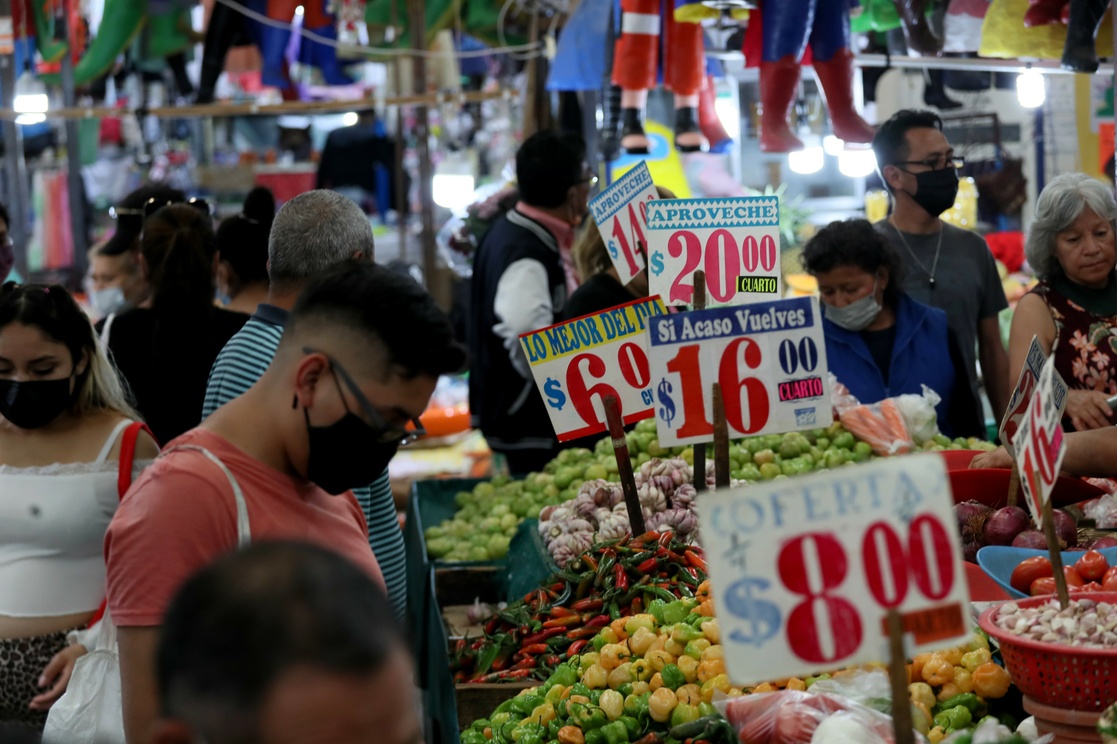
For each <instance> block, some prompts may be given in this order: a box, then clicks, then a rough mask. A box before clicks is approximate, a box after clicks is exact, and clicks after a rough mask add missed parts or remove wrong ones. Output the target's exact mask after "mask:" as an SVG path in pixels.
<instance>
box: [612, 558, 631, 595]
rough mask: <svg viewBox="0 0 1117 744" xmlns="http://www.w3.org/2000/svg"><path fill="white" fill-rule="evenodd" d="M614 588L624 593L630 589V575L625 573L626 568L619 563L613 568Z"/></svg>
mask: <svg viewBox="0 0 1117 744" xmlns="http://www.w3.org/2000/svg"><path fill="white" fill-rule="evenodd" d="M613 586H615V587H616V588H617V589H620V590H621V591H622V592H623V591H625V590H626V589H628V574H627V573H625V571H624V566H622V565H621V564H619V563H618V564H617V565H615V566H613Z"/></svg>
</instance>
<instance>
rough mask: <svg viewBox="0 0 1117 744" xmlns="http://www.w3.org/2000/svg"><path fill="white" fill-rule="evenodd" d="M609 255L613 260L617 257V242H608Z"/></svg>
mask: <svg viewBox="0 0 1117 744" xmlns="http://www.w3.org/2000/svg"><path fill="white" fill-rule="evenodd" d="M609 255H610V256H612V257H613V258H616V257H617V242H616V241H615V240H610V241H609Z"/></svg>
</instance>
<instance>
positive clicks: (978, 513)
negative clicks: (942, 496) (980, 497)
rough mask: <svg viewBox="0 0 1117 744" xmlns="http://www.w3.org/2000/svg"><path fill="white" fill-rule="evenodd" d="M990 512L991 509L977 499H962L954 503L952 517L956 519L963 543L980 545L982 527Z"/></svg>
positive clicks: (991, 511)
mask: <svg viewBox="0 0 1117 744" xmlns="http://www.w3.org/2000/svg"><path fill="white" fill-rule="evenodd" d="M992 513H993V510H992V509H990V508H989V507H988V506H986V505H985V504H982V503H979V502H977V501H963V502H962V503H961V504H955V505H954V518H955V519H957V520H958V531H959V532H960V533H961V534H962V544H963V545H965V544H966V543H974V544H976V545H978V546H979V547H980V545H981V530H982V527H984V526H985V520H986V519H987V518H988V517H989V515H990V514H992Z"/></svg>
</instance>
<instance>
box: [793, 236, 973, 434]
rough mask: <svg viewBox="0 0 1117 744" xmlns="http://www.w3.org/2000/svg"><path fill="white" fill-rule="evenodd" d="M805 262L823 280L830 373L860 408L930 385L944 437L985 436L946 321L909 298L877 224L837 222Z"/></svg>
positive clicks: (806, 251)
mask: <svg viewBox="0 0 1117 744" xmlns="http://www.w3.org/2000/svg"><path fill="white" fill-rule="evenodd" d="M800 260H801V261H802V263H803V267H804V268H805V269H806V270H807V271H808V272H809V273H810V274H811V275H812V276H814V277H815V278H816V279H817V280H818V291H819V294H820V296H821V299H822V308H823V319H822V326H823V332H824V333H825V336H826V359H827V361H828V362H829V365H830V371H831V372H833V373H834V375H835V376H836V377H837V378H838V380H839V381H841V382H842V383H843V384H844V385H845V386H846V387H847V388H849V390H850V392H851V393H852V394H853V395H854V396H856V397H857V399H858V400H860V401H861V402H862V403H875V402H877V401H879V400H883V399H884V398H892V397H895V396H897V395H903V394H905V393H914V394H916V395H919V394H921V393H922V392H923V385H926V386H927V387H929V388H931V389H932V390H934V391H935V392H936V393H938V395H939V396H940V397H941V398H942V401H941V402H940V403H939V405H938V406H937V407H936V411H937V413H938V424H939V429H940V430H941V431H942V433H943V434H946V435H947V436H949V437H960V436H983V428H984V427H983V418H984V416H983V415H982V410H981V406H980V405H979V404H978V402H977V401H975V400H974V397H973V394H972V392H971V388H970V385H969V382H968V379H969V378H968V377H967V375H966V371H965V367H964V362H963V357H962V353H961V349H960V347H959V346H958V341H957V339H956V338H955V337H954V334H953V333H952V332H951V331H950V329H949V328H948V327H947V324H946V313H944V312H943V311H942V310H939V309H937V308H933V307H930V306H928V305H924V304H922V303H919V302H916V301H915V300H913V299H911V298H910V297H908V296H907V295H905V294H904V292H903V289H902V281H901V280H902V271H903V267H902V265H901V263H900V260H899V258H898V256H897V255H896V253H895V252H894V251H893V250H892V248H891V247H890V246H889V245H888V243H887V241H886V240H885V239H884V238H883V237H881V235H880V233H878V232H877V231H876V230H874V229H873V226H872V224H870V223H869V222H868V221H866V220H860V219H855V220H846V221H844V222H831V223H830V224H829V225H827V226H826V227H824V228H823V229H822V230H820V231H819V232H818V234H817V235H815V236H814V237H813V238H811V240H810V241H809V242H808V243H807V245H806V246H805V247H804V248H803V254H802V257H801V259H800Z"/></svg>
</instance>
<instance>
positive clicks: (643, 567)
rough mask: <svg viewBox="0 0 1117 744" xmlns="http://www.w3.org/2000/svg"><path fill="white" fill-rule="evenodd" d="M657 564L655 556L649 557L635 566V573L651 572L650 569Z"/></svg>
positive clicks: (652, 569)
mask: <svg viewBox="0 0 1117 744" xmlns="http://www.w3.org/2000/svg"><path fill="white" fill-rule="evenodd" d="M658 565H659V561H657V560H656V559H655V558H649V559H648V560H646V561H644V562H643V563H641V564H640V565H639V566H637V567H636V573H641V574H646V573H651V572H652V571H654V570H655V567H656V566H658Z"/></svg>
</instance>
